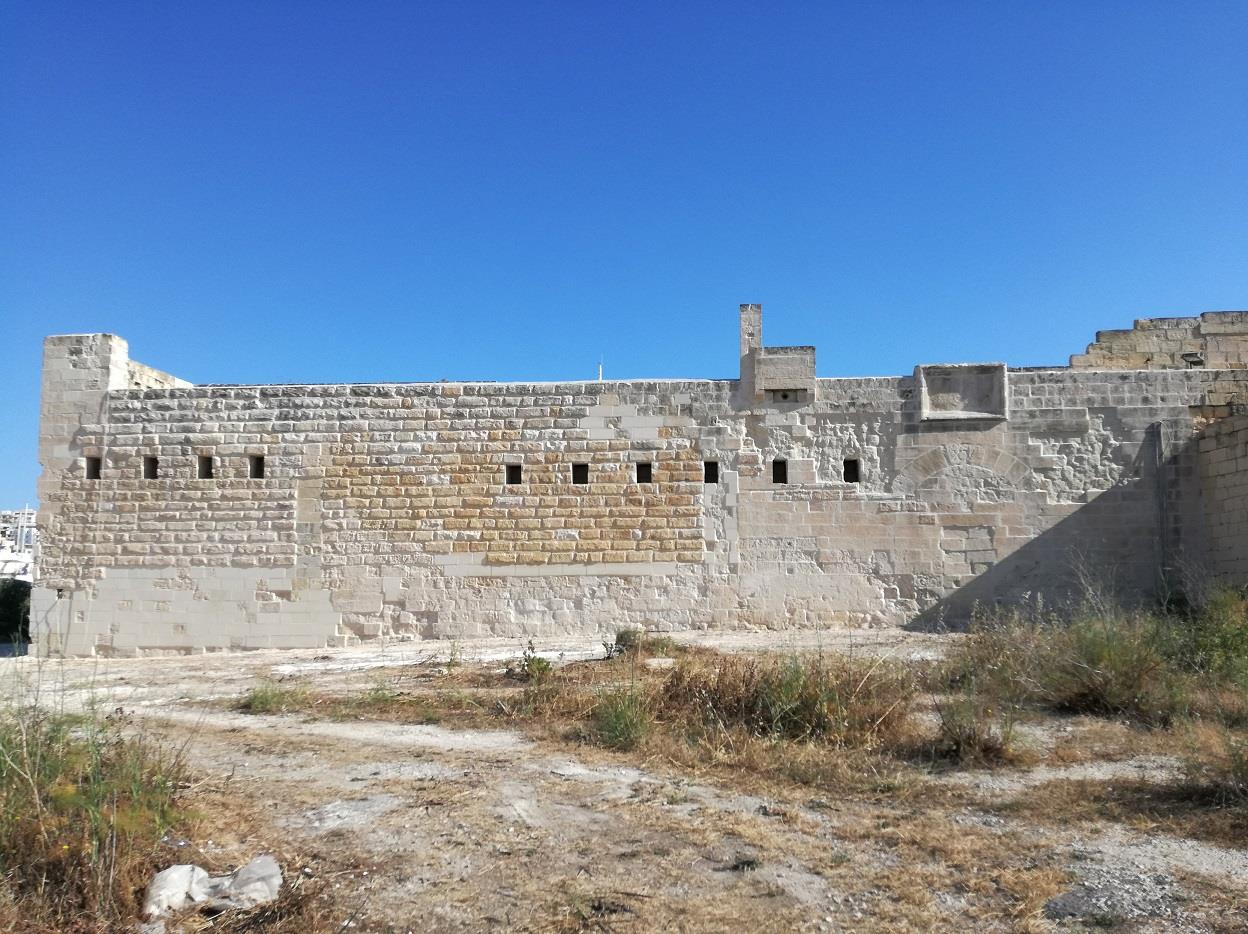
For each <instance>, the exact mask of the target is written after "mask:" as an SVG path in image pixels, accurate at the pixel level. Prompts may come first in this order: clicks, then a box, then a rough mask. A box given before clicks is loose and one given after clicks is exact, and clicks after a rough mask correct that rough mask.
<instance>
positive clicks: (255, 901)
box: [143, 856, 282, 920]
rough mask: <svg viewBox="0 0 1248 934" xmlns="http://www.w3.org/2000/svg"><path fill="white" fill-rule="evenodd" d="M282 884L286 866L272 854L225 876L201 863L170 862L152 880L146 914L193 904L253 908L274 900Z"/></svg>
mask: <svg viewBox="0 0 1248 934" xmlns="http://www.w3.org/2000/svg"><path fill="white" fill-rule="evenodd" d="M281 887H282V870H281V867H279V866H278V865H277V860H275V859H274V858H273V857H272V856H257V857H256V858H255V859H253V860H252V861H251V862H250V863H248V864H247V865H246V866H243V867H242V868H241V869H236V870H235V871H234V872H231V873H229V874H227V875H223V876H210V875H209V874H208V872H207V870H205V869H202V868H200V867H199V866H191V865H186V864H183V865H178V866H170V867H169V868H168V869H166V870H164V871H162V872H158V873H156V875H155V876H153V877H152V881H151V882H150V883H149V884H148V886H147V895H146V896H145V897H144V899H143V914H144V916H146V917H147V918H148V919H152V920H154V919H156V918H161V917H164V916H165V915H167V914H170V913H172V912H177V911H181V910H183V909H184V908H187V907H189V906H191V905H201V906H203V907H205V908H211V909H213V910H214V911H227V910H229V909H231V908H252V907H254V906H256V905H263V904H264V903H265V902H271V901H273V899H275V898H277V893H278V890H279V889H281Z"/></svg>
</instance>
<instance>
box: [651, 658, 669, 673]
mask: <svg viewBox="0 0 1248 934" xmlns="http://www.w3.org/2000/svg"><path fill="white" fill-rule="evenodd" d="M646 667H647V668H650V669H653V670H655V671H660V670H662V669H664V668H674V667H676V659H674V658H647V659H646Z"/></svg>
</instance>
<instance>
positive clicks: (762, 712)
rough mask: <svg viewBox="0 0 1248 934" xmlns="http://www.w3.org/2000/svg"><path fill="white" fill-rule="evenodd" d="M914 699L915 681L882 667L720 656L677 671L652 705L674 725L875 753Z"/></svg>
mask: <svg viewBox="0 0 1248 934" xmlns="http://www.w3.org/2000/svg"><path fill="white" fill-rule="evenodd" d="M914 696H915V683H914V679H913V677H912V676H911V675H909V674H908V673H907V672H906V671H905V670H904V669H902V668H901V667H899V666H897V665H894V664H892V663H890V662H888V661H886V660H883V659H867V660H860V659H856V658H852V657H850V656H845V655H826V656H825V655H811V656H804V657H803V656H793V657H789V658H765V659H758V658H749V657H744V656H740V655H736V656H731V655H724V656H719V657H717V658H714V659H711V660H699V661H692V662H684V663H682V664H680V665H678V666H677V667H676V669H675V670H674V671H673V672H672V674H671V675H670V676H669V677H668V679H667V680H666V682H665V683H664V684H663V686H662V689H661V691H660V692H659V695H658V698H657V704H658V710H659V714H660V716H662V717H664V718H666V719H668V720H671V721H673V722H680V723H686V722H689V721H690V720H691V719H692V720H695V721H697V722H699V723H701V724H703V725H709V726H715V727H721V728H729V727H738V728H740V729H743V730H745V731H746V732H747V733H750V734H753V735H755V736H772V737H778V738H783V739H789V740H798V741H803V740H821V741H824V742H828V743H832V744H835V745H840V746H853V747H859V748H879V747H881V746H887V745H888V744H890V743H891V742H895V740H896V739H897V737H898V735H899V734H901V733H902V732H903V731H904V729H905V727H906V724H907V721H908V718H909V715H910V709H911V704H912V702H913V700H914Z"/></svg>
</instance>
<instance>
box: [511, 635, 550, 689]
mask: <svg viewBox="0 0 1248 934" xmlns="http://www.w3.org/2000/svg"><path fill="white" fill-rule="evenodd" d="M552 671H554V666H553V665H551V663H550V659H548V658H542V656H540V655H538V654H537V649H536V648H534V646H533V640H532V639H530V640H529V644H528V645H527V646H525V649H524V655H523V656H522V657H521V659H520V671H519V674H520V676H521V677H523V678H524V679H525V680H527V681H531V682H533V683H534V684H540V683H541V682H543V681H545V680H546V679H547V678H548V677H549V676H550V673H551V672H552Z"/></svg>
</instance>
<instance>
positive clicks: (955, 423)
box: [33, 305, 1248, 655]
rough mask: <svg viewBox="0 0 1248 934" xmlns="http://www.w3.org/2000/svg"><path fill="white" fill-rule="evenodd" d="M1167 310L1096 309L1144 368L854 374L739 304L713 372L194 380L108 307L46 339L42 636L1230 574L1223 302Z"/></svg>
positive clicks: (572, 614) (644, 617) (140, 649)
mask: <svg viewBox="0 0 1248 934" xmlns="http://www.w3.org/2000/svg"><path fill="white" fill-rule="evenodd" d="M1165 320H1166V321H1167V322H1184V323H1183V324H1171V323H1168V324H1166V326H1165V327H1162V328H1152V327H1150V326H1149V322H1147V321H1141V322H1137V323H1136V328H1135V329H1133V330H1132V331H1131V332H1122V333H1130V334H1134V333H1136V332H1137V331H1138V332H1141V333H1144V332H1149V333H1151V332H1154V331H1164V332H1165V334H1166V339H1165V341H1164V346H1165V348H1166V350H1165V354H1164V355H1158V354H1154V355H1153V356H1151V357H1149V359H1148V361H1146V362H1145V364H1144V365H1140V359H1139V358H1138V354H1139V353H1141V351H1140V350H1139V347H1140V346H1142V345H1140V344H1139V343H1133V344H1131V345H1130V349H1128V350H1119V349H1118V348H1119V345H1120V343H1121V339H1120V338H1116V337H1115V338H1111V339H1108V340H1107V339H1105V334H1106V333H1107V332H1102V334H1101V335H1098V343H1097V344H1094V345H1093V347H1091V348H1089V351H1088V353H1087V354H1084V355H1080V357H1077V358H1072V366H1071V367H1069V368H1052V369H1027V370H1010V369H1008V368H1007V367H1005V366H1004V365H1001V364H991V363H989V364H969V365H968V364H962V365H951V364H933V365H925V366H919V367H916V369H915V372H914V374H913V375H911V376H905V377H888V378H861V379H819V378H817V377H816V376H815V349H814V348H813V347H781V348H776V347H765V346H764V345H763V343H762V311H761V307H760V306H757V305H743V306H741V308H740V311H739V328H740V336H741V343H740V368H741V371H740V376H739V378H738V379H734V380H638V381H626V382H625V381H605V382H568V383H522V384H521V383H485V382H483V383H400V384H359V385H299V386H295V385H279V386H225V385H221V386H217V385H209V386H192V385H191V384H189V383H187V382H185V381H183V380H179V379H177V378H176V377H173V376H170V375H169V374H165V373H161V372H160V371H158V370H154V369H152V368H151V367H147V366H145V365H142V364H138V363H135V362H134V361H131V360H129V357H128V349H127V346H126V343H125V342H124V341H123V340H121V339H120V338H118V337H116V336H113V335H107V334H89V335H63V336H56V337H50V338H48V339H47V341H46V343H45V357H44V376H43V403H42V419H41V438H40V460H41V463H42V466H43V473H42V476H41V480H40V497H41V509H40V523H41V531H42V535H43V543H44V544H43V553H42V557H41V564H40V569H39V580H38V582H37V586H36V592H35V598H34V608H33V617H34V619H33V630H34V638H35V639H36V643H37V648H38V650H39V651H43V652H47V653H65V654H74V655H91V654H126V655H129V654H144V653H182V652H196V651H216V650H231V649H251V648H270V647H318V646H329V645H344V644H354V643H358V642H361V641H367V640H372V639H421V638H472V637H481V636H507V637H518V638H523V637H527V636H553V635H560V634H569V635H570V634H576V635H584V634H593V633H601V634H610V633H613V632H615V631H617V630H618V629H620V628H622V627H625V626H645V627H648V628H655V629H705V628H759V627H765V628H785V627H814V626H875V625H887V624H897V623H902V622H907V621H911V620H915V619H920V620H926V621H941V620H945V621H950V622H953V621H957V620H960V619H964V618H965V617H966V616H967V614H969V613H970V612H971V611H972V610H973V608H974V607H975V606H976V605H991V604H993V603H998V602H1008V601H1016V600H1020V599H1028V598H1029V597H1034V595H1036V594H1040V593H1049V594H1056V593H1061V592H1067V591H1069V590H1070V589H1071V588H1072V587H1074V586H1075V585H1076V583H1077V581H1078V579H1079V578H1080V577H1086V576H1087V575H1088V574H1097V575H1102V576H1103V577H1104V578H1105V579H1106V580H1112V581H1113V584H1114V586H1115V587H1116V588H1118V589H1120V590H1121V591H1123V592H1124V593H1134V594H1146V593H1151V592H1153V591H1154V589H1155V588H1156V587H1157V586H1158V584H1159V583H1160V581H1161V580H1162V578H1163V577H1164V576H1165V575H1166V574H1168V573H1170V572H1172V570H1173V569H1174V568H1175V567H1177V566H1178V565H1179V564H1180V563H1186V564H1203V565H1206V566H1209V567H1212V568H1214V569H1216V570H1217V572H1218V573H1223V574H1227V575H1232V574H1236V573H1239V572H1240V571H1243V570H1245V567H1244V561H1243V560H1241V559H1240V558H1238V557H1234V558H1232V557H1228V555H1237V554H1238V551H1236V548H1237V547H1238V545H1237V544H1236V543H1238V542H1241V541H1243V538H1242V537H1241V532H1240V528H1241V527H1240V526H1235V527H1234V528H1231V527H1230V526H1228V524H1227V522H1226V521H1224V520H1222V519H1221V518H1217V513H1218V511H1219V510H1220V509H1221V507H1222V504H1224V503H1225V502H1229V501H1230V500H1229V497H1230V496H1231V495H1232V494H1233V495H1235V496H1242V495H1243V491H1242V485H1241V484H1240V483H1239V481H1238V480H1237V479H1236V478H1232V477H1228V476H1227V475H1228V473H1231V472H1237V471H1238V463H1239V462H1238V461H1236V462H1235V465H1234V466H1233V467H1228V466H1225V465H1224V466H1222V467H1217V466H1216V465H1217V464H1221V463H1223V461H1222V460H1221V458H1223V456H1224V455H1223V453H1222V452H1223V449H1224V446H1225V444H1229V443H1232V442H1234V443H1235V444H1240V443H1242V437H1241V435H1239V434H1238V433H1236V432H1235V431H1230V430H1226V429H1223V428H1219V427H1217V426H1219V425H1221V424H1222V423H1223V422H1224V420H1225V419H1227V418H1230V419H1232V420H1233V419H1235V418H1240V417H1243V418H1248V416H1239V415H1237V414H1235V413H1237V412H1238V409H1237V408H1236V406H1238V405H1239V404H1240V400H1243V399H1244V395H1243V393H1244V385H1245V379H1248V371H1245V370H1244V369H1242V368H1241V366H1240V361H1241V360H1242V361H1248V323H1246V322H1248V314H1246V313H1243V312H1225V313H1212V314H1206V315H1202V316H1200V317H1199V318H1190V319H1165ZM1108 333H1110V334H1114V335H1117V334H1119V333H1120V332H1108ZM1211 335H1216V336H1215V337H1211ZM1211 341H1213V343H1211ZM1110 344H1113V348H1110V349H1107V348H1109V345H1110ZM1123 346H1125V345H1123ZM1159 346H1160V344H1159ZM1184 354H1187V355H1188V358H1187V359H1184ZM1215 357H1216V359H1212V358H1215ZM1176 361H1178V362H1176ZM1094 363H1095V366H1093V364H1094ZM1213 363H1217V364H1218V365H1217V366H1216V367H1215V366H1214V365H1213ZM1126 366H1131V367H1136V368H1131V369H1128V368H1124V367H1126ZM1226 424H1231V422H1227V423H1226ZM88 459H98V460H97V463H98V465H99V469H100V473H99V478H98V479H89V478H88V470H87V461H88ZM205 459H207V463H208V464H209V465H210V466H211V474H212V475H211V477H210V478H208V477H202V478H201V474H202V472H203V471H204V470H205V467H204V460H205ZM776 461H784V467H783V469H782V470H781V471H780V472H779V474H780V475H782V476H783V481H784V482H781V483H777V482H775V479H776V478H777V476H778V473H777V471H776V470H775V469H774V467H773V465H774V464H775V462H776ZM851 464H852V466H850V465H851ZM257 465H259V466H257ZM639 465H649V469H650V482H639ZM1211 465H1215V466H1211ZM509 467H511V468H512V471H511V472H510V476H509V471H508V468H509ZM516 467H518V468H519V471H518V473H519V476H518V477H517V476H516V471H515V469H514V468H516ZM257 470H259V473H260V474H261V475H259V476H257V475H256V472H257ZM1219 471H1221V473H1219ZM711 473H717V478H716V482H707V477H708V476H709V475H710V474H711ZM1237 475H1238V474H1237ZM847 478H849V479H847ZM509 479H510V480H518V482H508V481H509ZM578 481H584V482H578ZM1241 505H1242V504H1241ZM1243 512H1244V510H1240V512H1239V513H1236V515H1240V514H1242V513H1243ZM1215 519H1216V521H1214V520H1215ZM1244 530H1245V531H1248V529H1244Z"/></svg>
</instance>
